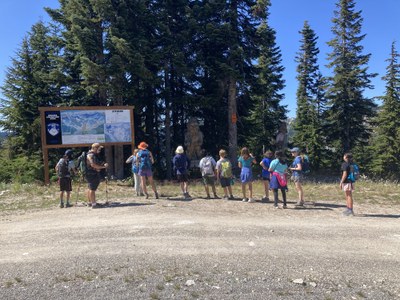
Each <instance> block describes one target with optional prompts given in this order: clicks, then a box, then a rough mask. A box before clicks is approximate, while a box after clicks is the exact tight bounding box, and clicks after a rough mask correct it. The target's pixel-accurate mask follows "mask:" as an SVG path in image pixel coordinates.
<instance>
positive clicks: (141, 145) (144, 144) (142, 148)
mask: <svg viewBox="0 0 400 300" xmlns="http://www.w3.org/2000/svg"><path fill="white" fill-rule="evenodd" d="M148 146H149V145H147V144H146V143H145V142H141V143H140V144H139V146H138V148H139V149H141V150H144V149H147V147H148Z"/></svg>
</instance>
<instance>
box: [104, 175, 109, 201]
mask: <svg viewBox="0 0 400 300" xmlns="http://www.w3.org/2000/svg"><path fill="white" fill-rule="evenodd" d="M104 179H105V180H106V205H109V203H108V176H106V177H104Z"/></svg>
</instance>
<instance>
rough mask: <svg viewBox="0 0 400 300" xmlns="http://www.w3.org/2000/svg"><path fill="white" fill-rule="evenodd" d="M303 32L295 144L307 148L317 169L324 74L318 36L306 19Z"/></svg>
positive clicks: (298, 61) (321, 143)
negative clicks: (319, 57)
mask: <svg viewBox="0 0 400 300" xmlns="http://www.w3.org/2000/svg"><path fill="white" fill-rule="evenodd" d="M300 34H301V36H302V39H301V41H300V42H301V45H300V51H299V52H298V53H297V56H296V62H297V63H298V65H297V73H298V75H297V80H298V83H299V85H298V88H297V94H296V96H297V110H296V120H295V122H294V130H295V134H294V137H293V142H294V144H295V146H298V147H300V148H301V149H305V150H306V151H307V153H308V154H309V155H310V156H311V157H312V161H313V167H314V168H315V169H318V168H319V166H320V164H321V159H322V152H323V149H324V146H325V145H324V140H323V133H322V128H323V127H322V126H323V117H322V114H323V112H324V107H325V97H324V88H323V84H324V78H323V77H322V75H321V72H320V71H319V65H318V53H319V49H318V47H317V39H318V37H317V36H316V34H315V32H314V30H312V29H311V27H310V26H309V24H308V22H307V21H305V22H304V26H303V29H302V30H301V31H300Z"/></svg>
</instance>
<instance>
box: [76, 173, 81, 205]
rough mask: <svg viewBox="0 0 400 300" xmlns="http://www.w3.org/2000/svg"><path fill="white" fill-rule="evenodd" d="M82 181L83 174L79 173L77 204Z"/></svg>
mask: <svg viewBox="0 0 400 300" xmlns="http://www.w3.org/2000/svg"><path fill="white" fill-rule="evenodd" d="M81 183H82V176H81V174H80V173H79V181H78V189H77V191H76V200H75V206H76V205H77V204H78V200H79V191H80V189H81Z"/></svg>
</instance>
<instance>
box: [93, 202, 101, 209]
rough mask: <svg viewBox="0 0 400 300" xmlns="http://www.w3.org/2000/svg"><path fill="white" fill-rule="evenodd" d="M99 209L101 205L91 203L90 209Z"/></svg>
mask: <svg viewBox="0 0 400 300" xmlns="http://www.w3.org/2000/svg"><path fill="white" fill-rule="evenodd" d="M97 208H101V205H100V204H99V203H92V209H97Z"/></svg>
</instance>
